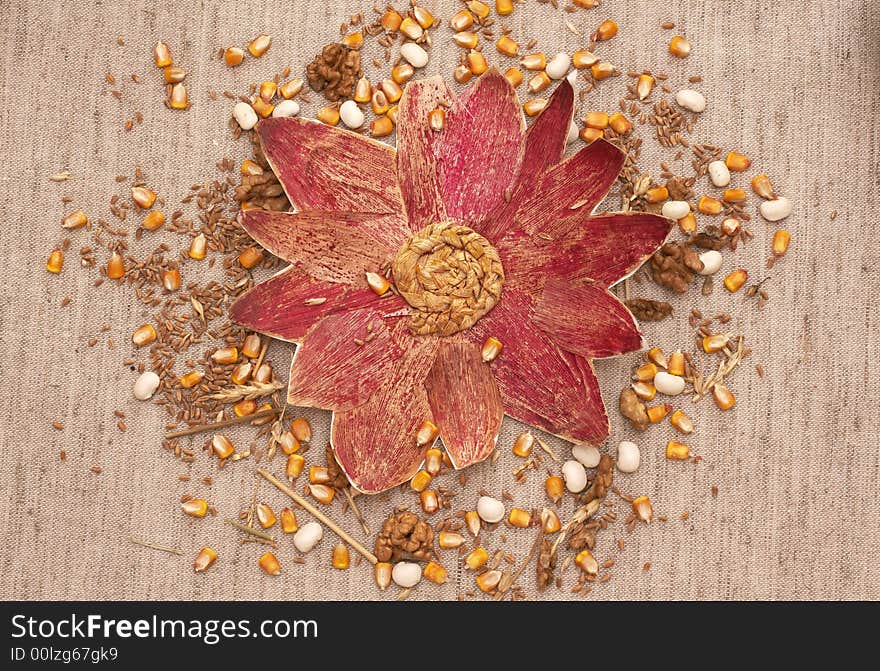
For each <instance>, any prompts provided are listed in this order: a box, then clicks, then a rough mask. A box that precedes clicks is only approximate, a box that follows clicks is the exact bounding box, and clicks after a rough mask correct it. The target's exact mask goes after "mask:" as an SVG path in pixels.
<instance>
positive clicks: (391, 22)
mask: <svg viewBox="0 0 880 671" xmlns="http://www.w3.org/2000/svg"><path fill="white" fill-rule="evenodd" d="M379 23H380V24H381V25H382V27H383V28H384V29H385V32H388V33H394V32H397V31H398V30H399V29H400V24H401V23H403V17H402V16H401V15H400V14H398V13H397V12H395V11H394V10H393V9H389V10H388V11H387V12H385V13H384V14H383V15H382V18H381V19H380V20H379Z"/></svg>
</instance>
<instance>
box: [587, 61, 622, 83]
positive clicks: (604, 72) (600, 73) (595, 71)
mask: <svg viewBox="0 0 880 671" xmlns="http://www.w3.org/2000/svg"><path fill="white" fill-rule="evenodd" d="M615 72H616V70H615V68H614V65H613V64H612V63H609V62H608V61H599V62H598V63H595V64H594V65H592V66H590V74H591V75H593V79H595V80H597V81H602V80H603V79H608V78H609V77H610V76H611V75H613V74H614V73H615Z"/></svg>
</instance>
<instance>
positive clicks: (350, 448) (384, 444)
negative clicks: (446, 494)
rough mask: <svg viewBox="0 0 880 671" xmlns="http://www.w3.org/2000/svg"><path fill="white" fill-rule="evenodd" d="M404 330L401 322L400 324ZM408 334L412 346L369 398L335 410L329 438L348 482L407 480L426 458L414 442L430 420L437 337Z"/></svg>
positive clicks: (365, 488) (380, 484) (366, 488)
mask: <svg viewBox="0 0 880 671" xmlns="http://www.w3.org/2000/svg"><path fill="white" fill-rule="evenodd" d="M401 327H402V328H404V329H406V328H407V327H406V324H405V323H402V322H400V323H399V326H398V329H399V328H401ZM397 335H398V337H399V338H401V339H403V338H406V341H405V342H407V343H408V349H405V351H404V354H403V358H402V359H401V360H399V361H398V362H397V363H396V364H395V365H394V366H393V367H392V370H391V373H390V375H388V377H387V378H386V379H385V380H384V381H383V383H382V385H381V386H380V387H379V388H378V389H377V390H376V391H375V392H374V393H373V395H372V396H371V397H370V399H369V400H368V401H367V402H366V403H363V404H362V405H359V406H357V407H356V408H353V409H351V410H346V411H343V412H337V413H334V415H333V426H332V427H331V442H332V445H333V450H334V452H335V454H336V459H337V461H338V462H339V465H340V466H341V467H342V469H343V470H344V471H345V474H346V475H347V476H348V479H349V481H350V482H351V483H352V485H354V486H355V487H356V488H357V489H358V490H360V491H362V492H364V493H366V494H376V493H378V492H381V491H384V490H386V489H390V488H391V487H394V486H396V485H399V484H400V483H402V482H406V481H407V480H409V479H410V478H411V477H412V476H413V475H414V474H415V473H416V471H418V469H419V466H420V465H421V463H422V461H423V460H424V458H425V448H424V447H419V446H418V445H417V444H416V433H417V432H418V429H419V427H420V426H421V425H422V422H424V421H425V420H428V421H431V406H430V405H429V404H428V396H427V393H426V392H425V386H424V383H425V377H426V376H427V375H428V372H429V371H430V370H431V366H432V365H433V363H434V355H435V353H436V351H437V339H436V338H418V339H417V338H413V337H411V336H409V335H407V334H403V333H401V334H397Z"/></svg>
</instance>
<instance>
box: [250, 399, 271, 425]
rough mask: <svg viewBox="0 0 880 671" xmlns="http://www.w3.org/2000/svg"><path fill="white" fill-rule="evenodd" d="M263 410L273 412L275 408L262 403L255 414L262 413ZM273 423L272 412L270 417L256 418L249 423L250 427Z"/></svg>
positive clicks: (269, 404)
mask: <svg viewBox="0 0 880 671" xmlns="http://www.w3.org/2000/svg"><path fill="white" fill-rule="evenodd" d="M264 410H275V408H273V407H272V404H271V403H263V404H262V405H261V406H260V407H259V408H257V412H263V411H264ZM274 421H275V413H274V412H273V413H272V414H271V415H266V416H265V417H257V418H256V419H255V420H253V421H252V422H251V426H263V425H264V424H269V423H270V422H274Z"/></svg>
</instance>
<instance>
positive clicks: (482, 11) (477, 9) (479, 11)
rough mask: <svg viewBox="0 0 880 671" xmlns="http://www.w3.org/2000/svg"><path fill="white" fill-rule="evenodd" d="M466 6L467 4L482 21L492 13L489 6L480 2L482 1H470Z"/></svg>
mask: <svg viewBox="0 0 880 671" xmlns="http://www.w3.org/2000/svg"><path fill="white" fill-rule="evenodd" d="M465 4H467V8H468V9H469V10H471V12H473V13H474V15H475V16H478V17H479V18H481V19H485V18H486V17H487V16H489V12H490V11H491V10H490V9H489V5H487V4H486V3H485V2H480V0H469V2H467V3H465Z"/></svg>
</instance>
